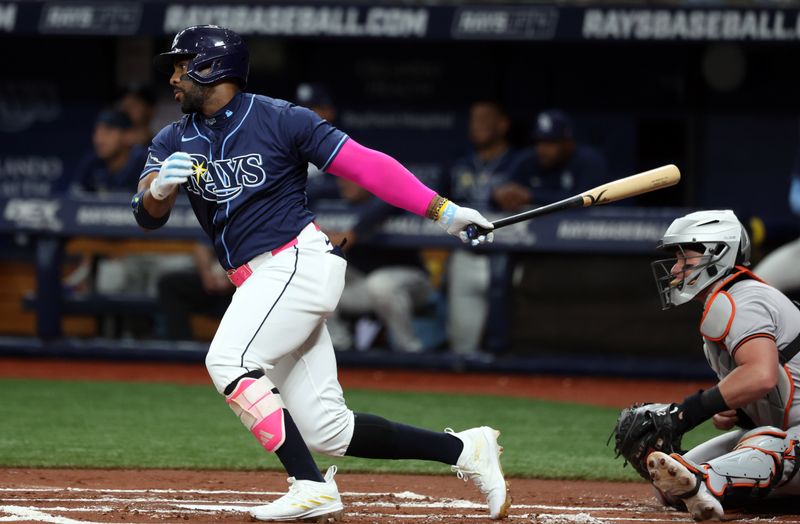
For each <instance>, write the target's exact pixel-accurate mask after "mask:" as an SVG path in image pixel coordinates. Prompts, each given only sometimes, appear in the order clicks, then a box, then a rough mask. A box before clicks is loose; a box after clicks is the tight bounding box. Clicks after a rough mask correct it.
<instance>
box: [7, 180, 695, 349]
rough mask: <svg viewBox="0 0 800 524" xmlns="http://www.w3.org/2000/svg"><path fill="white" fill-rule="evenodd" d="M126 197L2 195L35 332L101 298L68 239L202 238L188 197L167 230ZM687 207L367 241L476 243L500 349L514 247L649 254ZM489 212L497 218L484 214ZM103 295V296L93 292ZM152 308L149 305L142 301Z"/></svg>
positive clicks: (394, 231)
mask: <svg viewBox="0 0 800 524" xmlns="http://www.w3.org/2000/svg"><path fill="white" fill-rule="evenodd" d="M129 198H130V197H129V195H113V196H108V197H103V198H98V197H94V198H91V197H73V196H65V197H62V198H48V199H41V198H6V199H0V208H2V209H3V213H2V215H0V233H2V234H19V233H24V234H27V235H29V236H30V237H31V239H32V241H33V243H34V245H35V258H36V294H35V296H34V297H31V299H30V302H29V305H30V306H31V307H33V309H34V311H35V314H36V334H37V336H38V337H39V338H40V339H43V340H49V339H55V338H59V337H61V336H62V326H61V322H62V315H64V314H67V313H77V312H81V311H83V312H88V311H90V310H96V309H97V307H98V304H99V303H98V302H97V301H94V302H92V303H91V304H90V303H81V302H80V301H78V300H69V299H67V298H65V297H64V296H63V294H62V284H61V269H62V264H63V263H64V260H65V245H66V243H67V241H68V240H69V239H71V238H78V237H80V238H94V239H102V240H103V241H105V242H107V243H108V245H109V246H110V249H113V248H114V246H115V244H116V243H126V242H127V243H131V242H132V243H136V242H142V241H146V242H147V244H148V245H151V244H152V243H153V241H159V242H164V243H165V249H174V248H175V247H176V246H180V245H184V246H185V245H186V243H189V244H191V243H192V242H194V241H197V240H200V239H203V238H204V233H203V232H202V230H201V229H200V227H199V225H198V224H197V221H196V219H195V217H194V214H193V212H192V210H191V208H190V207H189V205H188V203H185V202H183V200H182V199H180V200H179V204H178V205H176V207H175V208H174V209H173V211H172V214H171V217H170V220H169V222H168V223H167V225H166V226H164V227H163V228H161V229H159V230H157V231H152V232H147V231H143V230H142V229H140V228H139V227H138V225H137V224H136V223H135V221H134V219H133V214H132V213H131V210H130V203H129ZM315 212H316V214H317V222H318V223H319V224H320V226H321V227H322V228H323V229H329V230H335V231H345V230H348V229H350V227H351V226H352V225H353V224H354V223H355V220H356V216H355V215H354V214H352V213H347V212H343V211H341V210H339V209H337V208H336V207H335V206H334V207H327V206H326V205H325V204H324V203H320V205H318V206H316V208H315ZM686 212H687V210H685V209H679V208H658V209H651V208H631V207H622V206H619V207H615V206H613V205H612V206H608V207H599V208H591V209H586V210H577V211H567V212H564V213H558V214H555V215H550V216H546V217H541V218H538V219H536V220H532V221H528V222H523V223H520V224H515V225H513V226H509V227H507V228H504V229H502V230H501V231H499V232H498V233H497V234H496V235H495V242H494V243H493V244H491V245H488V246H479V247H477V248H468V247H465V246H463V245H462V244H461V243H460V242H459V241H458V240H457V239H455V238H453V237H451V236H449V235H446V234H444V233H443V231H442V230H441V228H439V227H438V226H437V225H436V224H434V223H433V222H432V221H430V220H426V219H423V218H420V217H417V216H414V215H411V214H408V213H404V214H400V215H397V216H393V217H390V218H389V219H387V220H386V221H385V222H384V224H383V225H382V227H381V229H380V231H379V232H378V233H377V234H375V235H374V236H373V237H372V238H370V239H369V240H368V241H365V243H368V244H370V245H372V246H374V247H375V248H376V249H380V248H381V247H402V248H444V249H448V250H453V249H475V250H476V251H479V252H483V253H486V254H487V255H488V256H489V257H490V261H491V263H490V266H491V275H490V281H491V285H490V296H489V300H490V318H489V321H488V323H487V333H486V345H487V348H486V349H487V350H489V351H494V352H497V351H502V350H503V349H504V348H506V347H507V345H508V319H509V316H510V315H509V312H508V307H509V300H508V297H509V291H510V268H511V256H512V255H513V254H514V253H535V252H560V253H596V254H602V253H608V252H614V253H618V254H651V253H653V251H654V245H655V243H656V242H657V241H658V239H659V238H660V237H661V235H662V234H663V232H664V231H665V230H666V228H667V226H668V225H669V223H670V222H671V221H672V220H673V219H674V218H676V217H677V216H680V215H682V214H685V213H686ZM487 218H489V219H490V220H491V219H496V218H499V215H498V214H496V213H495V214H492V213H487ZM94 298H96V299H98V300H99V297H94ZM106 300H107V302H106V303H104V304H100V307H108V308H111V309H124V308H125V307H128V305H130V307H132V308H135V307H137V306H136V304H134V303H132V302H130V303H128V305H126V302H125V299H124V298H121V297H116V298H115V297H107V298H106ZM140 306H142V307H149V305H147V304H140Z"/></svg>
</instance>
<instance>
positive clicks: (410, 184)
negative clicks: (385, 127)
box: [326, 138, 436, 216]
mask: <svg viewBox="0 0 800 524" xmlns="http://www.w3.org/2000/svg"><path fill="white" fill-rule="evenodd" d="M326 171H327V172H328V173H330V174H332V175H336V176H340V177H342V178H346V179H348V180H352V181H353V182H355V183H356V184H358V185H359V186H361V187H363V188H364V189H366V190H367V191H369V192H370V193H372V194H373V195H375V196H377V197H378V198H380V199H381V200H383V201H384V202H388V203H389V204H392V205H393V206H395V207H399V208H402V209H405V210H406V211H410V212H412V213H414V214H416V215H420V216H425V214H426V212H427V210H428V205H429V204H430V202H431V200H433V197H434V196H436V192H435V191H434V190H433V189H431V188H429V187H427V186H426V185H425V184H423V183H422V182H420V181H419V179H417V177H415V176H414V175H413V174H412V173H411V171H409V170H408V169H406V168H405V167H403V166H402V164H400V162H398V161H397V160H395V159H394V158H392V157H390V156H389V155H386V154H384V153H381V152H380V151H375V150H373V149H368V148H366V147H364V146H362V145H361V144H359V143H358V142H356V141H355V140H353V139H352V138H351V139H348V140H347V141H346V142H345V143H344V145H343V146H342V149H341V150H340V151H339V154H337V155H336V158H334V159H333V162H331V164H330V166H328V168H327V169H326Z"/></svg>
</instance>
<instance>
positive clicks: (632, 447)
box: [608, 403, 683, 480]
mask: <svg viewBox="0 0 800 524" xmlns="http://www.w3.org/2000/svg"><path fill="white" fill-rule="evenodd" d="M676 408H677V405H676V404H649V403H648V404H634V405H633V406H631V407H629V408H625V409H623V410H622V413H620V414H619V418H618V419H617V425H616V426H614V432H613V433H612V434H611V437H614V449H615V451H616V452H617V457H619V456H620V455H621V456H622V457H624V458H625V463H626V464H627V463H629V462H630V464H631V465H632V466H633V467H634V468H636V471H638V472H639V474H640V475H641V476H642V477H643V478H644V479H645V480H650V474H649V473H648V472H647V464H646V462H647V456H648V455H649V454H650V453H652V452H653V451H662V452H664V453H683V451H682V450H681V439H682V438H683V433H681V432H680V431H678V429H677V424H676V421H677V409H676ZM611 437H609V439H608V440H609V442H610V441H611Z"/></svg>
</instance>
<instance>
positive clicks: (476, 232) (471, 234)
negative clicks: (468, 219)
mask: <svg viewBox="0 0 800 524" xmlns="http://www.w3.org/2000/svg"><path fill="white" fill-rule="evenodd" d="M464 231H465V232H466V233H467V238H468V239H470V240H477V238H478V237H479V236H481V235H486V234H487V233H489V232H490V231H491V230H489V229H485V228H482V227H480V226H476V225H475V224H470V225H468V226H467V227H466V228H464Z"/></svg>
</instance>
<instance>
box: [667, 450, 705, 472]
mask: <svg viewBox="0 0 800 524" xmlns="http://www.w3.org/2000/svg"><path fill="white" fill-rule="evenodd" d="M669 456H670V457H672V458H674V459H675V460H677V461H678V462H680V463H681V464H683V465H684V466H685V467H686V469H688V470H689V471H691V472H692V473H699V474H700V475H702V474H703V472H702V471H700V470H699V469H697V468H696V467H694V466H692V465H691V464H689V463H688V462H686V461H685V460H684V459H683V457H682V456H680V454H678V453H670V455H669Z"/></svg>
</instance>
